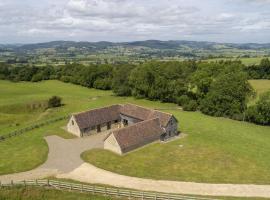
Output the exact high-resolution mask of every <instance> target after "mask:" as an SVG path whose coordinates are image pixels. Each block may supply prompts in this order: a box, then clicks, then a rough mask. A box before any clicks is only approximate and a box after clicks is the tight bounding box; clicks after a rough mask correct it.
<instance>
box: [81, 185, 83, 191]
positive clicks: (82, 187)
mask: <svg viewBox="0 0 270 200" xmlns="http://www.w3.org/2000/svg"><path fill="white" fill-rule="evenodd" d="M81 192H83V184H82V185H81Z"/></svg>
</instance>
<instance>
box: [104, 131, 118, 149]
mask: <svg viewBox="0 0 270 200" xmlns="http://www.w3.org/2000/svg"><path fill="white" fill-rule="evenodd" d="M104 149H107V150H110V151H112V152H115V153H118V154H122V151H121V148H120V147H119V145H118V143H117V141H116V139H115V137H114V135H113V134H111V135H110V136H109V137H108V138H107V139H106V140H105V141H104Z"/></svg>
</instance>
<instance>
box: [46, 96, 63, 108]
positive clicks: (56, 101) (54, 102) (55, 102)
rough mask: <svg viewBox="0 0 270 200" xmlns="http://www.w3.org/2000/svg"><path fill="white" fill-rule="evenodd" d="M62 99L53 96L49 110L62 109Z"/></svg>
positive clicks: (49, 103) (49, 102)
mask: <svg viewBox="0 0 270 200" xmlns="http://www.w3.org/2000/svg"><path fill="white" fill-rule="evenodd" d="M61 102H62V99H61V98H60V97H58V96H53V97H51V98H50V99H49V101H48V107H49V108H55V107H60V106H61V105H62V103H61Z"/></svg>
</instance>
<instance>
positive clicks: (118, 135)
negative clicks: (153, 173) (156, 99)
mask: <svg viewBox="0 0 270 200" xmlns="http://www.w3.org/2000/svg"><path fill="white" fill-rule="evenodd" d="M163 133H164V129H163V128H161V126H160V123H159V119H158V118H155V119H150V120H145V121H142V122H139V123H136V124H133V125H131V126H128V127H125V128H121V129H117V130H114V131H112V132H111V133H110V135H111V134H113V135H114V137H115V139H116V140H117V142H118V144H119V146H120V148H121V150H122V152H127V151H130V150H132V149H135V148H138V147H140V146H143V145H145V144H147V143H150V142H153V141H155V140H158V139H159V138H160V136H161V135H162V134H163Z"/></svg>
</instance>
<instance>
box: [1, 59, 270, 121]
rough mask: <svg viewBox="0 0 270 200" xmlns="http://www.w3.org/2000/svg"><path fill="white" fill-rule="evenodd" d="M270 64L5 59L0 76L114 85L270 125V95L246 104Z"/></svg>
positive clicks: (120, 90)
mask: <svg viewBox="0 0 270 200" xmlns="http://www.w3.org/2000/svg"><path fill="white" fill-rule="evenodd" d="M269 63H270V62H269V60H268V59H265V60H262V62H261V64H260V65H258V66H256V67H254V66H252V67H246V66H244V65H243V64H242V63H241V62H239V61H220V62H211V63H206V62H195V61H183V62H177V61H170V62H161V61H150V62H146V63H143V64H140V65H131V64H115V65H111V64H101V65H88V66H85V65H80V64H76V63H74V64H67V65H64V66H55V67H52V66H45V67H35V66H33V67H12V66H9V65H7V64H1V66H0V79H7V80H11V81H33V82H37V81H41V80H49V79H53V80H60V81H63V82H69V83H74V84H78V85H82V86H85V87H89V88H96V89H102V90H113V92H114V93H115V94H116V95H118V96H134V97H136V98H146V99H150V100H159V101H162V102H173V103H177V104H178V105H180V106H182V107H183V109H184V110H186V111H196V110H200V111H201V112H202V113H204V114H207V115H211V116H217V117H227V118H231V119H236V120H245V121H249V122H254V123H257V124H263V125H270V95H269V94H264V95H263V96H262V97H260V99H259V101H258V102H257V103H256V104H255V105H253V106H247V104H248V101H249V100H250V98H252V96H254V95H255V92H254V91H253V89H252V87H251V86H250V84H249V82H248V79H250V78H253V79H254V78H262V77H263V78H267V77H268V78H269V77H270V64H269ZM255 72H256V73H255ZM258 74H261V75H260V76H259V75H258ZM262 74H263V75H262Z"/></svg>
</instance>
